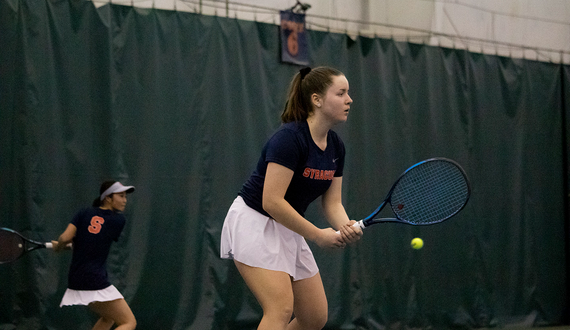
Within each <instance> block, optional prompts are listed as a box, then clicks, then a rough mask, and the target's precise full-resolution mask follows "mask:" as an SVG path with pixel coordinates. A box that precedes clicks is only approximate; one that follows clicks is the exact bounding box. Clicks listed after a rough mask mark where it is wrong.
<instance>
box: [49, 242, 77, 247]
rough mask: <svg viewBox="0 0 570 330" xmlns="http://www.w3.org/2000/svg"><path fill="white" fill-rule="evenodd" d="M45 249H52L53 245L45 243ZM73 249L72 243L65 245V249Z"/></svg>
mask: <svg viewBox="0 0 570 330" xmlns="http://www.w3.org/2000/svg"><path fill="white" fill-rule="evenodd" d="M45 245H46V249H53V243H52V242H46V243H45ZM72 247H73V244H72V243H67V245H66V246H65V248H66V249H71V248H72Z"/></svg>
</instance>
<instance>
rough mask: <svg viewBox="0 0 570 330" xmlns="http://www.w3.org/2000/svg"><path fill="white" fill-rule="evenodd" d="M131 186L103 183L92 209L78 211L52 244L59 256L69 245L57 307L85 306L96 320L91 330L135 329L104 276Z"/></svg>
mask: <svg viewBox="0 0 570 330" xmlns="http://www.w3.org/2000/svg"><path fill="white" fill-rule="evenodd" d="M134 190H135V187H133V186H123V185H122V184H121V183H120V182H118V181H105V182H103V184H102V185H101V189H100V192H99V193H100V195H99V196H98V197H97V198H96V199H95V201H93V207H89V208H84V209H82V210H81V211H79V212H78V213H77V214H76V215H75V217H73V220H71V223H70V224H69V225H68V226H67V229H66V230H65V231H64V232H63V233H62V234H61V235H60V236H59V239H58V240H57V241H53V242H52V243H53V244H54V245H53V246H54V250H55V251H56V252H59V251H61V250H63V249H64V247H65V246H67V244H69V243H73V256H72V259H71V266H70V268H69V275H68V288H67V290H66V291H65V294H64V296H63V299H62V300H61V304H60V307H61V306H69V305H87V306H89V308H90V309H91V310H92V311H94V312H95V313H97V314H98V315H99V316H100V318H99V320H98V321H97V323H96V324H95V326H94V327H93V330H103V329H104V330H109V329H111V327H112V326H113V325H115V324H116V325H117V328H115V329H118V330H128V329H135V328H136V324H137V322H136V319H135V316H134V314H133V312H132V311H131V308H130V307H129V305H128V304H127V302H126V301H125V299H124V298H123V296H122V295H121V293H120V292H119V290H117V288H115V286H114V285H112V284H111V283H110V282H109V279H108V276H107V267H106V261H107V257H108V256H109V250H110V248H111V243H112V242H113V241H117V240H118V239H119V236H120V234H121V232H122V230H123V227H124V226H125V216H124V215H123V213H122V212H123V211H124V210H125V206H126V205H127V193H131V192H133V191H134Z"/></svg>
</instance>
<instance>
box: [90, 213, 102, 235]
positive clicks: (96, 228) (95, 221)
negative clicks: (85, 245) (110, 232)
mask: <svg viewBox="0 0 570 330" xmlns="http://www.w3.org/2000/svg"><path fill="white" fill-rule="evenodd" d="M103 223H105V219H103V218H101V217H98V216H94V217H93V218H91V226H89V227H88V228H87V230H89V232H90V233H91V234H99V232H100V231H101V225H102V224H103Z"/></svg>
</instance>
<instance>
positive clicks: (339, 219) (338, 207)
mask: <svg viewBox="0 0 570 330" xmlns="http://www.w3.org/2000/svg"><path fill="white" fill-rule="evenodd" d="M323 211H324V213H325V216H326V218H327V221H328V222H329V224H330V225H331V227H333V228H334V229H335V230H339V229H340V227H342V226H344V225H346V224H347V223H348V222H349V221H350V218H349V217H348V215H347V214H346V210H345V209H344V206H343V205H342V203H330V204H324V205H323Z"/></svg>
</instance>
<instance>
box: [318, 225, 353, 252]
mask: <svg viewBox="0 0 570 330" xmlns="http://www.w3.org/2000/svg"><path fill="white" fill-rule="evenodd" d="M315 243H317V245H318V246H319V247H322V248H328V249H343V248H344V247H345V246H346V243H345V242H344V240H343V239H342V237H341V236H340V235H339V234H337V233H336V231H335V230H334V229H332V228H324V229H320V233H319V236H318V237H317V239H316V240H315Z"/></svg>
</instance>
